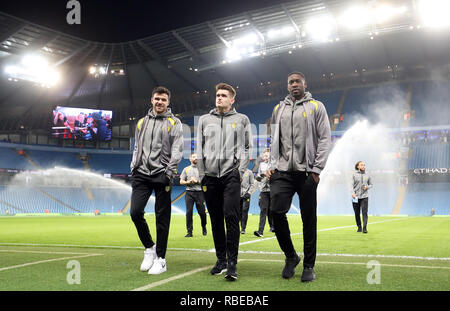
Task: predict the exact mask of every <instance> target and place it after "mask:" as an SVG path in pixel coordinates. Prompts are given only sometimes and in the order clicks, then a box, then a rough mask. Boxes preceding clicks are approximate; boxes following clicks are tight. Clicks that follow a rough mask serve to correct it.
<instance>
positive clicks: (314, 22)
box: [306, 15, 335, 42]
mask: <svg viewBox="0 0 450 311" xmlns="http://www.w3.org/2000/svg"><path fill="white" fill-rule="evenodd" d="M334 28H335V27H334V19H333V18H332V17H331V16H328V15H324V16H321V17H316V18H313V19H311V20H309V21H308V22H307V23H306V32H307V34H309V35H310V36H311V37H312V38H313V39H315V40H318V41H322V42H325V41H328V40H329V38H330V36H331V34H332V32H333V30H334Z"/></svg>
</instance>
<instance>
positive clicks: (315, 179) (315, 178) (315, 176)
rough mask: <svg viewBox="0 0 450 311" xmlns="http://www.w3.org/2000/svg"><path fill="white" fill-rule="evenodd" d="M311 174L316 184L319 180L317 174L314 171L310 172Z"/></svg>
mask: <svg viewBox="0 0 450 311" xmlns="http://www.w3.org/2000/svg"><path fill="white" fill-rule="evenodd" d="M311 175H312V177H313V179H314V181H315V183H316V184H318V183H319V181H320V177H319V174H316V173H311Z"/></svg>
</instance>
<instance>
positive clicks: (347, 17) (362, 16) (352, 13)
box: [338, 7, 369, 29]
mask: <svg viewBox="0 0 450 311" xmlns="http://www.w3.org/2000/svg"><path fill="white" fill-rule="evenodd" d="M338 21H339V24H340V25H342V26H344V27H345V28H348V29H360V28H363V27H365V26H367V25H368V24H369V12H368V11H367V9H366V8H363V7H352V8H350V9H348V10H346V11H345V12H344V13H343V14H342V15H341V16H340V17H339V19H338Z"/></svg>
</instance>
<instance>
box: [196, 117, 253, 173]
mask: <svg viewBox="0 0 450 311" xmlns="http://www.w3.org/2000/svg"><path fill="white" fill-rule="evenodd" d="M196 148H197V149H196V153H197V157H198V159H197V167H198V171H199V176H200V180H201V179H202V178H203V177H204V176H205V175H207V176H211V177H222V176H225V175H227V174H228V173H230V172H231V171H232V170H234V169H238V170H239V174H240V176H241V178H242V176H243V175H244V172H245V171H246V169H247V167H248V163H249V161H250V149H251V148H252V134H251V130H250V120H249V119H248V117H247V116H246V115H244V114H241V113H237V112H236V110H235V109H231V110H230V111H229V112H227V113H225V114H223V115H222V114H220V113H219V112H218V111H217V109H213V110H211V111H210V112H209V113H208V114H205V115H202V116H201V117H200V119H199V121H198V127H197V147H196Z"/></svg>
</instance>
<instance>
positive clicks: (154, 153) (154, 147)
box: [130, 108, 183, 177]
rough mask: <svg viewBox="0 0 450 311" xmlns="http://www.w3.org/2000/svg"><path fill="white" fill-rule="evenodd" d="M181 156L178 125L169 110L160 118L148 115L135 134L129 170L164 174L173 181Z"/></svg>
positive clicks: (180, 135) (151, 113) (181, 142)
mask: <svg viewBox="0 0 450 311" xmlns="http://www.w3.org/2000/svg"><path fill="white" fill-rule="evenodd" d="M182 155H183V130H182V125H181V121H180V120H179V119H178V118H176V117H175V116H174V115H173V114H172V112H171V110H170V108H168V109H167V111H166V113H164V114H162V115H154V114H153V109H152V108H150V110H149V111H148V114H147V115H146V116H145V117H144V118H142V119H140V120H139V121H138V123H137V126H136V131H135V144H134V150H133V158H132V160H131V164H130V169H131V172H133V170H135V169H136V170H138V171H139V172H140V173H143V174H146V175H155V174H158V173H161V172H164V173H165V174H166V175H167V176H169V177H172V175H173V174H176V173H177V167H178V163H179V162H180V161H181V157H182Z"/></svg>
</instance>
